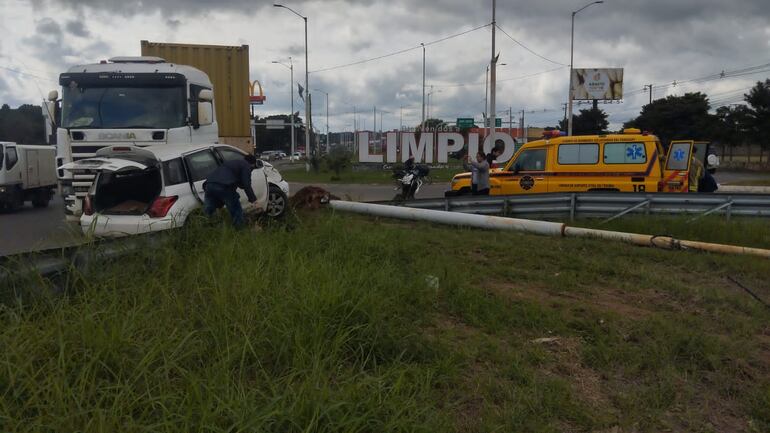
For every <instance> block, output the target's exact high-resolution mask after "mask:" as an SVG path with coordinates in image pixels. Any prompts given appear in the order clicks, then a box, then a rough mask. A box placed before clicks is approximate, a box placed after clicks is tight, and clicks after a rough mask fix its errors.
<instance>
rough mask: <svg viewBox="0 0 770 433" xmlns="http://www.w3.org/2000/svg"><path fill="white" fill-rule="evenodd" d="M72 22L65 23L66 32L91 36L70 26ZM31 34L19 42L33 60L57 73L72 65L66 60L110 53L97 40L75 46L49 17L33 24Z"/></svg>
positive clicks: (106, 46) (105, 45) (107, 46)
mask: <svg viewBox="0 0 770 433" xmlns="http://www.w3.org/2000/svg"><path fill="white" fill-rule="evenodd" d="M73 22H75V21H70V22H68V23H67V25H66V29H67V32H69V33H74V32H81V33H83V34H84V35H87V36H92V35H91V34H90V32H89V31H88V30H87V29H86V28H85V26H79V25H74V26H70V24H71V23H73ZM73 29H74V30H73ZM31 33H32V35H31V36H29V37H26V38H23V39H22V40H21V42H22V44H24V45H25V46H26V48H27V50H28V52H30V53H32V54H33V56H34V57H35V58H38V59H43V60H44V61H45V62H46V63H48V64H49V65H50V66H52V67H53V68H54V70H57V71H61V70H64V69H65V68H66V67H69V66H71V65H72V61H71V60H68V58H69V59H71V58H76V59H81V58H89V57H92V56H103V55H107V54H109V52H110V46H109V45H108V44H107V43H105V42H104V41H102V40H101V39H98V38H92V39H91V40H89V41H88V42H87V44H86V45H85V46H81V45H75V44H74V42H75V40H73V39H72V38H69V37H67V36H65V34H64V31H62V28H61V26H60V25H59V24H58V23H57V22H56V21H54V20H53V19H52V18H49V17H45V18H42V19H40V20H38V21H37V22H36V23H35V31H34V32H31ZM76 47H77V48H76Z"/></svg>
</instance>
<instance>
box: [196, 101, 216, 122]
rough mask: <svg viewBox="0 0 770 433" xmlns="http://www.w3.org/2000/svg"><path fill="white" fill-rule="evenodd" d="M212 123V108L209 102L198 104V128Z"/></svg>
mask: <svg viewBox="0 0 770 433" xmlns="http://www.w3.org/2000/svg"><path fill="white" fill-rule="evenodd" d="M212 123H214V106H213V104H212V103H211V102H198V126H206V125H211V124H212Z"/></svg>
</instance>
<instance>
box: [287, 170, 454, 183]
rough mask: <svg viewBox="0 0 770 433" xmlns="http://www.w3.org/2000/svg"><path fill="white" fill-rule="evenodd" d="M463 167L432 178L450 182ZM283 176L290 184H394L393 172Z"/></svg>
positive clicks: (433, 174)
mask: <svg viewBox="0 0 770 433" xmlns="http://www.w3.org/2000/svg"><path fill="white" fill-rule="evenodd" d="M464 171H465V170H463V168H462V167H449V168H437V169H431V171H430V174H429V176H430V178H431V180H432V181H433V182H449V181H450V180H452V177H453V176H454V175H456V174H457V173H462V172H464ZM281 175H282V176H283V177H284V179H286V180H287V181H288V182H300V183H359V184H391V183H393V177H392V176H393V172H392V171H391V170H356V171H354V170H352V169H350V168H348V169H346V170H344V171H342V172H341V173H340V176H339V177H337V176H336V175H335V173H334V172H333V171H331V170H328V169H321V170H319V171H317V172H314V171H310V172H307V171H305V170H304V169H301V170H297V169H292V170H284V171H281Z"/></svg>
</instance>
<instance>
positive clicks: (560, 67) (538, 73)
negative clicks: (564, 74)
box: [435, 66, 566, 88]
mask: <svg viewBox="0 0 770 433" xmlns="http://www.w3.org/2000/svg"><path fill="white" fill-rule="evenodd" d="M565 67H566V66H559V67H558V68H553V69H549V70H547V71H540V72H535V73H534V74H528V75H522V76H519V77H512V78H503V79H501V80H497V82H498V83H500V82H503V81H517V80H524V79H527V78H532V77H536V76H538V75H543V74H548V73H551V72H554V71H560V70H562V69H564V68H565ZM485 84H487V83H482V82H478V83H456V84H436V85H435V86H436V87H441V88H451V87H467V86H483V85H485Z"/></svg>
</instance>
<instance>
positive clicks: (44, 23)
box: [35, 17, 62, 37]
mask: <svg viewBox="0 0 770 433" xmlns="http://www.w3.org/2000/svg"><path fill="white" fill-rule="evenodd" d="M35 29H36V30H37V33H38V34H39V35H41V36H53V37H61V36H62V30H61V26H60V25H59V23H57V22H56V21H54V20H53V19H51V18H48V17H46V18H43V19H41V20H39V21H38V22H37V23H36V25H35Z"/></svg>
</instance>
